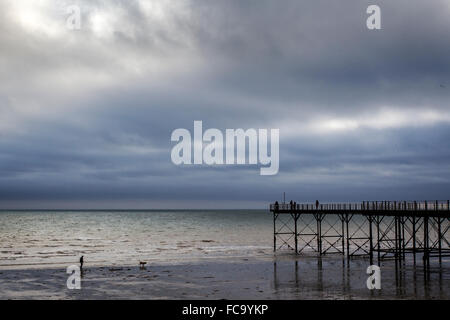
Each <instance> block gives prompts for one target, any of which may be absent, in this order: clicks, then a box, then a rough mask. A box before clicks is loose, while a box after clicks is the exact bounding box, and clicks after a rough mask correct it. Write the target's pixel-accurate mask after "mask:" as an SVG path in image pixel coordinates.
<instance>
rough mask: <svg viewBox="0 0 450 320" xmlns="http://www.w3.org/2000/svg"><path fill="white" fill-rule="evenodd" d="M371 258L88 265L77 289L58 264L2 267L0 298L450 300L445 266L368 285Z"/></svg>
mask: <svg viewBox="0 0 450 320" xmlns="http://www.w3.org/2000/svg"><path fill="white" fill-rule="evenodd" d="M367 266H368V261H367V260H365V259H356V260H352V261H351V262H350V263H347V260H346V259H342V257H338V256H329V257H325V258H317V257H313V256H303V257H302V256H299V257H293V256H277V257H273V258H270V257H267V258H263V259H256V258H252V259H223V260H218V261H214V262H212V261H204V262H201V261H197V262H195V263H192V264H191V263H185V264H173V265H149V266H147V267H146V268H145V269H140V268H139V266H123V267H119V266H104V267H89V265H86V266H85V268H84V272H83V276H82V288H81V289H80V290H69V289H67V287H66V281H67V278H68V276H69V275H68V274H66V270H65V269H63V268H49V269H29V270H0V288H1V290H0V299H448V298H449V297H450V278H449V274H450V273H449V272H448V268H445V267H432V268H431V271H430V273H424V272H423V270H422V269H421V266H420V265H417V267H416V268H414V267H413V266H412V265H408V264H405V265H404V266H403V267H402V268H401V269H397V270H396V268H395V263H394V261H387V262H385V263H383V264H382V265H381V270H382V289H381V290H368V289H367V287H366V279H367V275H366V273H365V271H366V268H367Z"/></svg>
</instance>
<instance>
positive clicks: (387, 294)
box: [273, 256, 450, 299]
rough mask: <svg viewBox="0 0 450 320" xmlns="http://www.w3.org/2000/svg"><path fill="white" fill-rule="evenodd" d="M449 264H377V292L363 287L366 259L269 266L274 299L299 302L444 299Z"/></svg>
mask: <svg viewBox="0 0 450 320" xmlns="http://www.w3.org/2000/svg"><path fill="white" fill-rule="evenodd" d="M449 265H450V264H449V263H448V261H446V262H445V263H440V264H439V263H436V264H434V265H431V266H430V267H424V266H422V265H420V264H408V263H405V262H403V263H396V262H395V261H383V263H381V265H380V268H381V289H380V290H376V289H374V290H369V289H368V288H367V284H366V281H367V278H368V276H369V275H368V274H366V270H367V267H368V266H369V260H367V259H351V260H347V259H346V258H342V259H340V258H338V257H336V256H334V257H311V256H309V257H305V256H298V257H296V258H295V259H294V260H290V261H289V260H288V259H282V258H281V259H276V260H275V262H274V263H273V289H274V293H275V296H277V297H278V298H281V299H282V298H283V297H284V296H286V295H293V296H296V297H298V298H300V299H302V298H303V299H305V298H306V299H308V298H312V299H320V298H326V299H330V298H331V299H352V298H353V299H372V298H373V299H392V298H395V299H448V298H449V297H450V272H449V271H450V268H449Z"/></svg>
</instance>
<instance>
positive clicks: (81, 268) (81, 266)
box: [80, 256, 84, 270]
mask: <svg viewBox="0 0 450 320" xmlns="http://www.w3.org/2000/svg"><path fill="white" fill-rule="evenodd" d="M83 257H84V256H81V258H80V270H83V262H84V259H83Z"/></svg>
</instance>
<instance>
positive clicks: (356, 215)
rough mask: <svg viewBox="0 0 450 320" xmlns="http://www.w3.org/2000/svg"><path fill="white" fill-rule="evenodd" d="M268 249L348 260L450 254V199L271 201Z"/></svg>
mask: <svg viewBox="0 0 450 320" xmlns="http://www.w3.org/2000/svg"><path fill="white" fill-rule="evenodd" d="M270 211H271V212H272V213H273V248H274V250H279V249H283V248H287V249H291V250H293V251H294V252H295V253H296V254H299V253H302V252H306V251H315V252H317V253H318V254H320V255H324V254H330V253H337V254H342V255H346V256H347V258H349V259H350V258H351V257H355V256H367V257H369V258H370V262H371V264H373V261H374V259H375V258H376V259H377V261H378V263H380V261H382V260H383V259H395V260H396V261H398V260H405V259H406V257H407V256H412V258H413V260H414V262H416V256H417V255H419V256H421V257H422V259H423V261H424V263H425V266H429V263H430V259H431V258H436V259H438V260H439V262H442V258H443V257H450V232H448V230H449V229H450V201H449V200H445V201H363V202H360V203H326V204H318V205H316V204H311V203H305V204H297V203H295V202H293V203H280V204H279V203H277V202H276V203H273V204H271V205H270Z"/></svg>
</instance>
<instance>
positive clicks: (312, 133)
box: [0, 0, 450, 208]
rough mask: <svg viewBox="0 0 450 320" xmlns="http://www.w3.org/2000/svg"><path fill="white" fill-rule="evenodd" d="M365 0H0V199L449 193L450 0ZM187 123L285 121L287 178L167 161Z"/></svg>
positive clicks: (163, 202) (129, 203) (224, 203)
mask: <svg viewBox="0 0 450 320" xmlns="http://www.w3.org/2000/svg"><path fill="white" fill-rule="evenodd" d="M74 4H75V5H78V6H79V7H80V9H81V29H80V30H69V29H67V28H66V19H67V17H68V14H67V12H66V8H67V6H69V5H74ZM369 4H372V3H371V2H369V1H356V0H354V1H353V0H352V1H345V2H335V1H329V0H328V1H324V0H317V1H296V0H283V1H269V0H262V1H249V0H245V1H242V0H232V1H210V0H195V1H194V0H192V1H189V0H184V1H169V0H160V1H137V0H135V1H119V0H116V1H101V0H97V1H81V0H79V1H32V2H30V1H24V0H23V1H22V0H16V1H12V0H11V1H2V3H1V4H0V9H1V10H0V70H2V72H1V73H0V81H1V83H2V85H1V86H0V203H1V205H2V207H4V208H9V207H47V208H51V207H77V208H78V207H80V208H82V207H117V208H120V207H122V208H125V207H129V208H131V207H136V208H143V207H174V208H175V207H176V208H181V207H210V206H215V205H217V206H219V207H264V206H265V205H266V204H267V203H268V202H269V201H273V200H275V199H279V198H280V195H281V194H282V192H283V191H286V193H287V196H288V197H291V198H294V199H296V200H297V201H311V200H315V199H316V198H319V199H323V201H326V200H330V201H347V200H348V201H359V200H380V199H413V198H417V199H427V198H428V199H436V198H439V199H444V198H448V195H447V190H449V187H450V183H449V181H450V180H449V179H450V170H449V169H450V168H449V167H450V162H449V159H450V158H449V156H450V148H449V146H448V141H449V138H450V127H449V123H450V108H449V101H450V59H449V57H450V36H449V34H448V30H449V29H450V19H448V17H449V15H450V5H449V3H448V1H446V0H433V1H428V2H424V1H419V0H413V1H411V0H409V1H406V0H400V1H395V2H392V1H384V0H380V1H377V4H378V5H379V6H380V8H381V12H382V29H381V30H377V31H370V30H368V29H367V28H366V18H367V14H366V8H367V6H368V5H369ZM194 120H202V121H203V124H204V126H205V127H212V128H219V129H221V130H225V129H226V128H244V129H246V128H268V129H269V128H279V129H280V173H279V174H278V175H277V176H274V177H261V176H259V174H258V173H259V170H258V169H257V168H256V167H252V166H244V167H239V166H225V167H214V166H213V167H206V166H199V167H186V166H184V167H177V166H174V165H173V164H172V162H171V161H170V150H171V148H172V146H173V143H172V142H171V141H170V135H171V132H172V131H173V130H174V129H176V128H187V129H189V130H192V126H193V121H194Z"/></svg>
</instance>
